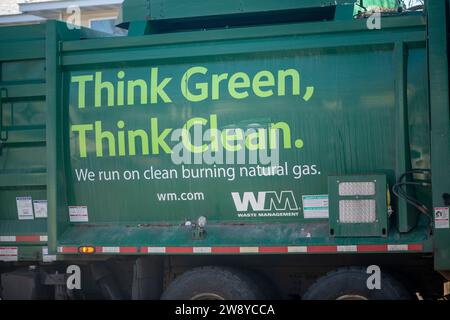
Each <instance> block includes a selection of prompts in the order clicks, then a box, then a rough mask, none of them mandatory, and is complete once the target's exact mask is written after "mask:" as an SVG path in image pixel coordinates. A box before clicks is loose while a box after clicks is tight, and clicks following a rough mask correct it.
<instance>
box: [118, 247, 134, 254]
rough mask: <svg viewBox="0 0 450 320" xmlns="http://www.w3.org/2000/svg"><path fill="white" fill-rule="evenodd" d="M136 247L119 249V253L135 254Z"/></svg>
mask: <svg viewBox="0 0 450 320" xmlns="http://www.w3.org/2000/svg"><path fill="white" fill-rule="evenodd" d="M136 252H137V248H136V247H120V253H136Z"/></svg>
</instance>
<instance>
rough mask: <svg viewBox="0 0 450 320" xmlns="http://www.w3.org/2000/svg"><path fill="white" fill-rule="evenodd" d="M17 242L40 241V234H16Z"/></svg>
mask: <svg viewBox="0 0 450 320" xmlns="http://www.w3.org/2000/svg"><path fill="white" fill-rule="evenodd" d="M16 241H17V242H40V241H41V237H40V236H16Z"/></svg>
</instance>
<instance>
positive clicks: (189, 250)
mask: <svg viewBox="0 0 450 320" xmlns="http://www.w3.org/2000/svg"><path fill="white" fill-rule="evenodd" d="M192 252H194V249H193V248H192V247H166V253H192Z"/></svg>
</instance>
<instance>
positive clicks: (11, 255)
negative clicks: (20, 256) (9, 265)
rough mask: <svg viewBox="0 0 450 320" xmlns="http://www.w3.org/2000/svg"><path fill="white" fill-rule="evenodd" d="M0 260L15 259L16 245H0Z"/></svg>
mask: <svg viewBox="0 0 450 320" xmlns="http://www.w3.org/2000/svg"><path fill="white" fill-rule="evenodd" d="M0 261H17V247H0Z"/></svg>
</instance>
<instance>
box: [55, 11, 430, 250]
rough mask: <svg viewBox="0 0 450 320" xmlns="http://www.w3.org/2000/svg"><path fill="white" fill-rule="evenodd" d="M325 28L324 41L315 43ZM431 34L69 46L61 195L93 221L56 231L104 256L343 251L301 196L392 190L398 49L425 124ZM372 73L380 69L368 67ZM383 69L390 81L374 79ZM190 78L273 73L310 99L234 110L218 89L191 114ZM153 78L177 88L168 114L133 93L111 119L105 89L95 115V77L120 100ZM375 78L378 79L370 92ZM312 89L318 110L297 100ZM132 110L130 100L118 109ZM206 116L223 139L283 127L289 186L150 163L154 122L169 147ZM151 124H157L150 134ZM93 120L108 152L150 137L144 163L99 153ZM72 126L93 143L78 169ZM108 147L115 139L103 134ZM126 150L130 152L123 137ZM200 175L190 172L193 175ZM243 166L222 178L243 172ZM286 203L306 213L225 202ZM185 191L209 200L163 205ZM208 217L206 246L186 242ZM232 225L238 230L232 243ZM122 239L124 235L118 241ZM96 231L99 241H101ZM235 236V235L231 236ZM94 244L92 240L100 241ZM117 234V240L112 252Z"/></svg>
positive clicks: (155, 158) (308, 33)
mask: <svg viewBox="0 0 450 320" xmlns="http://www.w3.org/2000/svg"><path fill="white" fill-rule="evenodd" d="M319 25H320V33H317V32H318V29H317V28H318V27H319ZM349 30H351V32H349ZM424 31H425V30H424V24H423V19H422V18H420V17H400V18H392V19H390V20H389V21H388V22H387V23H386V29H383V30H380V31H378V32H372V33H371V32H370V31H368V30H367V29H366V28H365V24H364V22H361V21H355V22H353V23H350V22H327V23H321V24H319V23H311V24H305V23H304V24H292V25H289V26H274V27H271V28H267V27H251V28H243V29H235V30H232V29H230V30H211V31H205V32H201V33H195V32H190V33H189V34H188V35H189V37H188V36H187V34H177V33H174V34H168V35H164V37H163V36H161V35H152V36H143V37H136V38H121V39H100V40H87V41H70V42H65V43H64V44H63V46H62V48H63V51H62V64H63V65H64V70H65V72H64V77H63V80H62V81H63V87H64V88H66V89H65V91H64V106H65V108H64V110H67V113H66V114H65V115H64V116H65V117H66V119H68V120H69V123H67V125H66V126H65V128H64V129H63V130H64V139H65V140H66V141H69V140H70V144H66V145H65V146H64V150H65V157H66V158H65V163H66V164H67V167H66V171H65V175H66V179H68V181H69V182H68V183H66V187H65V188H67V191H68V202H67V205H68V206H86V207H87V210H86V209H85V208H84V207H83V208H82V209H80V210H81V211H83V212H84V213H83V214H85V213H86V212H87V216H88V218H87V219H88V221H87V222H78V223H76V222H72V223H69V224H67V219H68V216H69V209H65V210H63V211H62V212H61V213H60V214H61V215H62V216H64V217H65V218H61V219H62V220H64V222H62V223H61V228H62V229H63V230H65V231H64V232H63V233H62V235H61V236H60V237H59V241H58V243H59V244H61V245H80V244H92V245H106V246H108V245H109V246H113V245H137V246H140V245H149V244H153V245H178V246H180V245H189V244H192V243H197V244H205V245H212V244H214V245H256V244H258V243H264V244H267V245H277V244H282V243H283V244H286V245H288V244H291V243H292V244H293V243H295V244H302V243H303V244H305V243H310V242H311V243H319V244H320V243H322V244H336V243H341V242H340V241H342V240H339V239H335V238H330V237H329V234H328V228H324V229H323V230H322V229H321V228H316V227H317V224H318V223H320V224H321V225H322V224H323V225H324V226H327V225H328V223H327V222H326V221H327V219H305V218H304V217H303V213H302V202H301V196H302V195H305V194H312V195H314V194H328V187H327V176H328V175H329V174H332V173H340V174H355V173H356V174H358V173H359V174H368V173H372V174H377V173H383V174H386V175H387V177H388V181H389V182H390V185H393V183H394V181H395V176H396V171H397V169H396V167H395V166H396V161H397V160H396V152H395V150H396V143H395V142H394V141H393V140H392V137H393V136H395V134H396V131H397V123H398V122H397V120H396V119H397V118H396V113H397V111H396V110H397V107H396V106H397V105H396V98H395V97H396V95H397V91H396V89H395V88H396V86H395V84H396V83H397V81H398V78H397V74H396V73H393V72H392V71H391V70H392V69H393V68H394V67H395V66H396V65H397V60H396V58H395V55H394V52H395V51H394V50H395V48H396V43H397V42H399V41H402V42H403V43H404V46H405V53H404V54H406V55H409V59H408V60H407V64H406V67H408V68H409V65H410V64H411V65H414V66H415V67H414V72H416V76H417V77H418V78H414V79H411V84H412V86H407V89H406V90H413V89H415V90H414V92H413V97H414V98H413V102H412V105H415V106H416V107H414V108H415V109H416V111H415V113H416V114H420V116H421V117H424V118H425V119H426V118H427V117H428V113H427V111H426V110H424V109H421V108H420V107H417V105H420V106H422V103H423V102H426V87H425V86H423V83H421V82H420V80H417V79H421V78H422V79H426V60H425V46H424V40H425V38H424V36H425V33H424ZM298 35H302V37H298ZM371 61H378V63H377V64H371V63H370V62H371ZM118 63H119V65H118ZM355 65H364V66H367V67H365V70H364V72H360V70H356V69H355V68H354V66H355ZM379 65H382V66H383V68H379ZM193 66H202V67H204V68H206V69H208V71H207V74H206V75H200V74H197V79H198V80H197V81H203V82H207V81H210V79H211V77H212V75H213V74H221V73H223V72H224V71H225V70H226V72H227V73H229V74H230V75H231V74H233V73H236V72H244V73H246V74H247V75H248V76H249V77H250V78H253V77H254V76H255V75H256V74H257V73H258V72H259V71H261V70H267V71H270V72H271V73H272V74H273V75H277V74H278V71H279V70H285V69H289V68H292V69H298V70H300V74H301V75H302V76H301V83H303V85H302V86H301V88H300V91H301V92H302V94H301V95H300V96H295V95H292V92H291V91H292V90H291V91H290V93H288V94H285V95H284V96H278V95H277V94H273V95H272V96H271V97H268V98H264V99H263V98H261V97H258V96H257V95H256V94H255V93H254V92H250V93H249V96H248V97H247V98H246V99H242V100H239V99H234V98H233V97H232V96H230V94H229V93H228V92H227V86H226V85H224V86H222V87H221V88H220V89H219V91H218V92H219V95H220V98H217V99H212V98H211V94H212V93H211V88H210V91H209V94H208V98H206V99H205V100H204V101H201V102H198V103H194V102H189V101H186V99H185V97H184V96H183V94H182V93H181V92H180V83H181V79H182V76H183V74H185V72H186V70H188V69H189V68H191V67H193ZM152 68H158V76H159V77H160V78H159V79H160V80H162V79H164V78H166V77H168V78H171V80H170V85H168V86H167V88H166V89H165V90H166V93H167V96H168V97H170V100H171V102H168V103H163V102H161V97H159V101H158V102H156V103H152V102H151V101H150V100H149V99H150V96H151V91H149V92H148V95H147V98H143V99H144V100H145V101H144V102H143V103H141V102H140V99H141V95H140V91H139V90H136V92H135V96H136V97H139V98H136V97H135V99H136V100H139V102H135V103H134V105H132V106H130V105H123V106H117V105H116V104H117V102H111V104H112V105H111V106H109V107H108V106H107V101H106V100H107V94H106V90H111V89H103V93H101V94H98V96H100V95H101V100H102V103H100V105H99V106H98V107H95V106H94V104H95V85H94V82H95V78H96V77H98V79H99V77H100V73H101V77H102V79H101V81H102V82H105V81H108V82H109V83H110V85H109V84H106V86H109V87H111V86H112V87H114V88H115V89H114V90H117V84H118V80H123V84H124V85H125V86H126V85H127V83H128V81H136V80H142V81H144V82H145V86H147V88H150V87H151V83H150V82H149V80H150V79H151V69H152ZM411 68H412V67H411ZM416 70H417V71H416ZM121 72H123V73H121ZM368 75H370V80H367V79H368V78H367V76H368ZM76 77H78V78H76ZM79 77H86V78H85V79H87V80H86V81H87V82H86V87H85V90H84V93H83V92H82V91H83V89H81V88H80V87H79V86H78V85H77V82H75V81H73V79H82V78H79ZM119 78H120V79H119ZM208 79H209V80H208ZM98 81H99V82H100V80H98ZM405 81H408V80H405ZM203 82H202V83H203ZM369 83H370V84H369ZM346 84H349V85H346ZM408 84H409V83H408ZM209 85H210V82H209ZM191 86H192V87H191V90H194V89H195V84H191ZM415 86H417V88H415ZM307 87H314V94H313V96H312V97H311V99H309V98H308V97H307V96H305V99H302V97H303V96H304V95H305V93H306V90H307ZM369 88H370V89H369ZM275 90H276V88H275ZM125 91H126V90H125ZM80 92H81V93H80ZM79 93H80V94H81V96H83V98H84V99H85V103H84V107H81V108H80V107H79V104H80V101H79V97H80V96H79ZM127 99H128V96H127V93H125V95H124V101H127ZM146 99H147V100H146ZM114 100H115V101H117V96H114ZM305 100H307V101H305ZM124 104H127V103H124ZM211 115H214V116H215V117H217V122H218V128H219V129H224V128H225V129H226V128H233V127H238V128H243V129H248V128H249V127H248V126H249V124H253V125H254V124H258V127H260V128H268V127H270V126H271V124H273V123H286V124H287V125H288V126H289V129H290V130H291V141H290V144H291V147H290V148H286V149H285V150H283V151H282V154H281V164H282V167H283V168H282V169H280V170H284V168H285V167H284V166H285V163H286V165H287V167H288V169H287V171H288V172H289V173H288V175H286V176H272V177H236V178H235V179H234V180H233V179H229V180H231V181H229V180H228V179H227V178H222V179H220V178H217V179H213V178H211V179H183V178H182V173H183V171H182V168H181V166H178V165H174V164H173V163H172V161H171V157H170V155H168V154H164V151H163V150H160V153H159V154H155V153H156V152H155V151H153V150H152V146H151V139H152V138H155V137H154V136H153V137H152V134H151V131H152V130H156V129H155V128H154V127H155V124H156V121H157V125H158V129H157V134H161V132H162V131H163V130H164V129H168V128H172V129H174V128H181V127H182V126H183V125H184V124H185V123H186V121H188V120H189V119H192V118H202V119H204V120H205V121H206V122H207V123H208V125H209V123H210V122H211V119H212V118H211ZM151 118H154V122H153V124H152V123H151V121H152V120H151ZM213 119H215V118H214V117H213ZM96 121H97V128H98V129H97V130H98V132H99V133H100V129H99V123H100V122H101V126H102V129H101V130H102V131H103V132H104V131H105V130H106V131H109V132H110V133H111V135H113V136H114V139H115V141H114V142H117V141H118V140H117V139H120V138H119V136H118V135H117V133H118V131H122V130H119V129H122V128H123V132H124V134H126V133H127V130H139V129H140V130H144V131H145V132H146V134H147V139H148V142H146V143H149V144H150V145H149V150H150V151H148V152H147V151H145V152H144V151H143V146H142V145H141V142H140V140H139V142H138V147H137V149H136V152H137V155H135V156H134V155H133V156H130V154H129V150H128V151H127V148H128V145H127V143H125V149H124V150H123V153H124V155H119V153H120V152H122V151H119V149H118V147H117V146H115V149H116V150H115V152H116V153H115V155H114V156H108V152H109V150H110V149H109V147H108V146H107V144H108V142H107V141H106V140H105V139H108V138H104V141H103V144H102V147H98V146H97V145H96V143H95V134H94V129H93V128H94V127H95V123H96ZM213 121H214V120H213ZM77 125H87V127H86V128H88V130H89V132H88V134H87V136H86V137H87V140H86V141H87V149H86V152H87V156H86V157H81V156H80V140H79V135H78V133H77V132H76V130H78V129H76V130H75V131H74V130H73V129H74V126H77ZM90 126H92V128H91V127H90ZM152 126H153V128H152ZM423 126H426V124H419V125H417V126H416V127H415V130H421V132H423V130H424V128H423ZM78 128H79V127H78ZM414 132H416V131H414ZM106 135H108V136H110V134H109V133H106ZM413 135H414V139H415V143H416V144H417V147H418V148H421V150H425V151H424V152H423V153H421V154H416V153H415V154H414V156H415V157H416V161H422V163H426V161H427V160H426V159H427V156H428V154H427V153H426V150H428V149H427V148H428V146H429V133H427V134H426V135H425V136H421V137H419V136H417V135H415V134H414V133H413ZM325 137H326V138H325ZM427 137H428V138H427ZM124 138H125V140H127V141H128V138H127V137H126V136H124ZM298 139H301V140H303V145H301V144H300V143H299V144H298V146H301V148H297V147H295V141H296V140H298ZM169 145H170V146H172V145H171V144H170V143H169ZM100 149H101V150H102V151H103V152H104V153H105V155H104V156H101V157H100V156H97V155H96V153H97V152H99V150H100ZM142 153H145V155H143V154H142ZM147 153H148V154H147ZM301 165H303V166H306V167H304V169H305V171H304V172H305V175H304V176H302V177H299V176H298V179H295V178H294V177H293V173H292V170H293V169H292V168H293V167H294V166H296V170H298V168H299V166H301ZM312 166H314V167H315V168H314V170H312V169H311V167H312ZM201 167H202V166H195V165H191V166H188V168H189V169H195V168H201ZM203 167H204V166H203ZM241 167H242V166H237V165H236V166H228V168H229V169H233V170H235V172H238V173H239V172H240V170H241ZM318 168H320V169H318ZM82 169H88V170H92V171H93V172H94V173H95V178H93V180H94V181H89V182H88V181H82V180H83V179H82V178H80V177H81V175H80V172H81V171H80V170H82ZM150 169H158V170H164V169H166V170H171V169H173V170H175V171H176V172H177V176H176V177H175V176H172V180H170V179H160V180H157V179H155V178H153V180H152V179H151V178H150V179H146V178H145V177H144V174H145V173H144V171H145V170H150ZM126 170H136V171H137V172H139V175H140V179H139V180H135V181H125V180H124V176H123V173H124V171H126ZM308 170H309V174H308ZM115 171H117V174H118V178H117V180H115V181H113V180H109V181H105V178H107V179H110V177H109V174H110V173H111V174H112V176H111V178H112V177H114V175H115V174H116V173H115ZM319 171H320V174H318V172H319ZM100 172H101V173H100ZM172 172H174V171H172ZM311 172H314V173H311ZM147 173H148V174H150V173H149V171H148V172H147ZM297 173H299V172H297ZM100 174H102V180H100V176H99V175H100ZM286 190H287V191H292V192H293V194H294V197H295V200H296V204H297V209H298V210H297V211H296V212H293V213H291V214H290V216H289V215H287V216H285V217H282V216H280V215H276V214H272V216H270V214H266V215H264V214H257V213H256V214H255V213H253V212H252V211H245V212H243V214H242V213H239V212H238V211H237V210H236V207H235V203H234V202H233V198H232V195H231V193H232V192H237V193H239V194H240V196H242V195H243V194H244V192H255V194H256V193H257V192H258V191H260V192H266V191H270V192H272V191H274V192H276V193H278V194H279V195H281V194H282V192H283V191H286ZM186 192H190V193H191V194H196V193H202V195H203V196H204V197H205V199H206V200H204V201H198V202H195V201H187V202H183V201H158V199H157V197H158V194H159V195H160V196H161V195H163V194H169V193H170V194H172V193H174V194H176V195H180V194H182V193H186ZM284 196H286V194H285V195H284ZM294 211H295V210H294ZM252 213H253V214H252ZM275 213H276V212H275ZM200 215H204V216H206V217H207V219H208V221H209V222H208V227H207V235H206V238H205V239H204V240H197V241H201V242H195V241H194V240H192V229H191V228H186V227H185V226H184V223H185V221H192V222H195V221H196V219H197V218H198V217H199V216H200ZM319 221H322V222H319ZM228 224H229V225H230V226H229V227H227V225H228ZM234 225H242V226H243V227H242V228H237V227H236V230H233V226H234ZM288 225H292V226H295V225H297V226H298V228H300V229H303V230H312V231H313V232H312V234H314V235H315V236H317V238H316V237H315V236H313V237H312V239H306V236H305V237H304V238H302V237H299V236H298V235H296V233H295V231H294V230H295V228H294V229H292V228H286V229H283V230H284V231H282V232H281V228H284V227H283V226H288ZM119 226H120V227H119ZM247 226H248V227H247ZM270 226H273V227H270ZM116 227H117V228H119V229H117V230H116V231H114V232H112V230H113V229H114V228H116ZM266 228H269V229H266ZM277 228H279V229H277ZM244 229H245V231H244ZM96 230H97V231H99V230H102V231H101V232H100V231H99V232H98V233H96V232H97V231H96ZM108 230H111V233H109V231H108ZM238 230H240V231H238ZM250 230H254V232H252V231H250ZM257 230H266V231H265V232H262V231H257ZM297 230H298V229H297ZM320 230H322V231H320ZM426 230H427V226H426V224H425V222H423V221H422V220H421V223H420V224H419V227H416V228H415V229H414V232H412V233H409V234H405V235H403V236H400V235H399V234H398V232H397V230H396V229H395V228H392V229H390V230H389V231H388V239H389V241H392V239H401V240H399V241H406V239H409V240H411V241H414V240H415V239H417V237H419V238H422V239H426V238H427V234H426ZM228 232H231V233H230V234H228ZM235 232H237V233H238V234H239V235H240V236H236V234H235ZM307 233H308V232H305V235H306V234H307ZM94 234H96V235H97V236H95V237H94ZM100 234H102V236H101V235H100ZM108 234H109V235H108ZM111 234H114V235H115V237H114V239H112V238H111ZM255 234H256V235H255ZM263 234H265V236H263ZM259 237H260V238H259ZM297 237H298V238H297ZM189 239H191V240H189ZM216 239H217V241H216ZM219 239H220V241H219ZM294 239H296V240H294ZM192 241H194V242H192ZM352 241H353V242H355V241H363V242H361V243H364V241H366V243H367V241H368V242H369V243H377V241H386V239H384V240H377V239H376V238H372V237H370V238H362V239H359V240H355V239H352V240H349V242H352ZM347 243H348V242H347Z"/></svg>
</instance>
